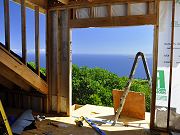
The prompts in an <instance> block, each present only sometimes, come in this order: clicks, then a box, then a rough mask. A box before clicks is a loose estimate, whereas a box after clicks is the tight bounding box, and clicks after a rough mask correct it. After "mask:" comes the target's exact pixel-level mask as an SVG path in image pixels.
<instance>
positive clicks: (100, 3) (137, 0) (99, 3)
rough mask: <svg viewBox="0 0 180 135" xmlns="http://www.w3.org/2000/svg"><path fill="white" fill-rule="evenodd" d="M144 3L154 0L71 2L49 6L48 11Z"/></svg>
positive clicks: (153, 0)
mask: <svg viewBox="0 0 180 135" xmlns="http://www.w3.org/2000/svg"><path fill="white" fill-rule="evenodd" d="M129 2H130V3H144V2H155V0H95V1H92V2H88V1H72V2H70V3H69V4H68V5H62V4H51V5H53V6H51V7H49V10H50V11H51V10H58V9H65V8H83V7H91V6H104V5H106V4H122V3H129Z"/></svg>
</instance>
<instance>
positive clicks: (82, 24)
mask: <svg viewBox="0 0 180 135" xmlns="http://www.w3.org/2000/svg"><path fill="white" fill-rule="evenodd" d="M154 24H156V16H155V15H145V16H142V15H138V16H124V17H112V18H111V19H109V18H91V19H78V20H70V22H69V25H70V27H71V28H88V27H113V26H137V25H154Z"/></svg>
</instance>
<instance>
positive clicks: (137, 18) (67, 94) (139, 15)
mask: <svg viewBox="0 0 180 135" xmlns="http://www.w3.org/2000/svg"><path fill="white" fill-rule="evenodd" d="M14 1H15V2H18V3H21V5H22V6H21V17H22V22H21V27H22V52H23V54H22V55H23V57H22V58H21V61H19V60H17V59H16V58H14V57H13V56H11V54H12V52H11V51H10V34H9V33H10V27H9V25H10V19H9V0H4V7H5V8H4V14H5V19H4V20H5V47H6V51H5V50H3V49H2V48H0V50H1V52H3V53H1V56H3V57H1V61H0V66H1V69H2V71H1V75H0V80H1V82H0V83H1V84H2V85H6V86H7V88H4V87H2V86H0V88H1V93H0V97H1V99H2V100H3V103H4V104H6V105H7V106H9V107H16V108H24V109H28V108H32V109H33V110H35V111H40V112H48V113H51V112H55V113H56V114H58V113H60V114H63V115H66V116H69V115H71V104H72V101H71V98H72V88H71V87H72V85H71V83H72V82H71V81H72V80H71V70H72V69H71V67H72V66H71V64H72V56H71V55H72V54H71V53H72V51H71V28H88V27H116V26H138V25H154V28H155V29H154V49H153V56H154V59H153V78H152V81H153V83H152V102H151V104H152V107H151V128H155V122H154V120H155V109H156V108H155V107H156V106H155V105H156V82H157V66H158V44H159V42H158V38H159V36H158V34H159V0H96V1H93V2H91V3H90V2H87V1H86V2H85V1H84V2H82V1H78V0H77V1H70V3H68V4H67V3H64V4H65V5H64V4H63V5H62V3H61V4H60V5H58V4H55V5H53V3H51V4H49V5H48V2H47V1H44V0H39V1H34V0H14ZM174 3H175V0H173V4H172V5H173V8H172V22H173V23H172V24H173V25H172V26H174V14H175V13H174V12H175V11H174V10H175V5H174ZM26 6H27V7H30V8H32V9H35V12H36V15H35V21H36V29H35V32H36V34H35V42H36V43H35V44H36V65H37V66H36V73H37V74H34V73H33V74H32V73H30V71H29V69H28V70H26V69H25V66H26V28H25V25H26V20H25V16H26V14H25V7H26ZM47 7H48V8H47ZM39 12H43V13H46V14H47V20H46V21H47V83H46V82H44V81H42V80H41V79H40V78H39V76H40V74H39ZM173 38H174V27H172V31H171V48H170V50H171V53H170V77H169V84H170V85H169V97H168V98H169V99H168V107H167V109H168V114H167V116H168V117H167V127H166V128H164V129H165V130H166V131H167V130H169V129H170V128H171V127H170V122H169V121H170V117H171V114H170V113H171V112H170V111H171V89H172V79H173V77H172V72H173V71H172V68H173V64H172V63H173V47H174V46H173V44H174V40H173ZM3 58H5V59H8V60H9V61H12V63H13V64H14V68H12V67H13V64H11V65H8V64H9V62H6V60H5V59H3ZM22 65H23V66H22ZM6 67H8V70H6V71H5V70H4V69H5V68H6ZM10 67H11V68H12V70H10ZM22 69H25V70H23V71H24V72H25V71H26V72H25V73H24V72H20V71H22ZM8 71H11V72H12V71H15V73H16V74H15V75H14V76H12V75H11V74H10V72H9V73H8ZM21 73H23V74H25V76H24V75H21ZM5 74H6V75H8V77H6V76H5ZM30 75H31V76H30ZM29 76H30V79H29ZM16 77H17V78H21V77H23V81H24V82H26V84H22V82H21V81H20V80H18V79H17V78H16ZM15 78H16V79H15ZM11 79H12V80H11ZM28 79H29V81H28ZM36 79H37V80H36ZM8 80H11V81H8ZM37 82H38V86H40V87H35V86H34V85H36V83H37ZM14 84H16V85H14ZM39 84H40V85H39ZM41 84H42V85H43V87H41V86H42V85H41ZM47 84H48V85H47ZM32 87H34V89H35V90H36V92H34V91H33V90H34V89H33V88H32ZM47 87H48V88H47ZM7 89H8V91H7ZM14 89H16V91H13V90H14ZM22 89H23V90H26V91H22ZM37 91H39V92H41V93H42V94H40V93H38V92H37ZM43 92H44V93H43ZM12 94H13V95H14V96H12ZM4 97H6V98H4ZM6 99H7V102H6V101H5V100H6ZM10 99H11V100H10ZM37 103H38V104H37ZM158 129H160V128H158Z"/></svg>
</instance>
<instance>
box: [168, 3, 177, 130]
mask: <svg viewBox="0 0 180 135" xmlns="http://www.w3.org/2000/svg"><path fill="white" fill-rule="evenodd" d="M175 9H176V1H175V0H173V1H172V27H171V50H170V71H169V94H168V114H167V129H168V130H170V129H171V127H170V117H171V116H170V109H171V98H172V97H171V91H172V79H173V75H172V74H173V60H174V31H175V28H174V26H175V24H174V22H175Z"/></svg>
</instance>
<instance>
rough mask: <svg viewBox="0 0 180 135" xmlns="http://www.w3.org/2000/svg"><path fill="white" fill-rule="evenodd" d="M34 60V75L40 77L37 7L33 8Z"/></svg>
mask: <svg viewBox="0 0 180 135" xmlns="http://www.w3.org/2000/svg"><path fill="white" fill-rule="evenodd" d="M35 59H36V62H35V63H36V73H37V75H39V76H40V44H39V7H38V6H36V7H35Z"/></svg>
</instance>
